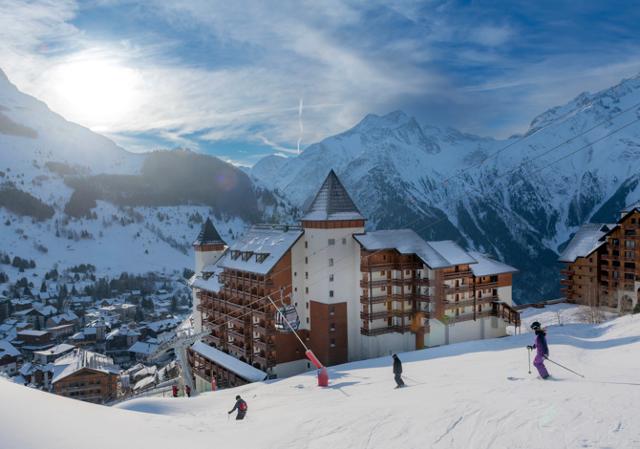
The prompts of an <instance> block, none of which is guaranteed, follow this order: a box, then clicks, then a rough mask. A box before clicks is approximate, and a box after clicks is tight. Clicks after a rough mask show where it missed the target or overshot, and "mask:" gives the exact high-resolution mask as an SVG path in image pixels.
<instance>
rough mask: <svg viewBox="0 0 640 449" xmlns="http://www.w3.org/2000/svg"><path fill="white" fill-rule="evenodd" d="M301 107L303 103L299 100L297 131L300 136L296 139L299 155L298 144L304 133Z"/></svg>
mask: <svg viewBox="0 0 640 449" xmlns="http://www.w3.org/2000/svg"><path fill="white" fill-rule="evenodd" d="M302 106H303V101H302V98H300V103H299V104H298V129H299V130H300V136H299V137H298V154H300V142H302V133H303V132H304V127H303V126H302Z"/></svg>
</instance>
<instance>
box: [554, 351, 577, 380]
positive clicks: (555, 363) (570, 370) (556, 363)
mask: <svg viewBox="0 0 640 449" xmlns="http://www.w3.org/2000/svg"><path fill="white" fill-rule="evenodd" d="M544 358H545V360H548V361H550V362H551V363H553V364H554V365H558V366H559V367H560V368H562V369H566V370H567V371H569V372H570V373H573V374H575V375H576V376H580V377H582V378H583V379H584V376H583V375H582V374H580V373H576V372H575V371H574V370H572V369H569V368H567V367H566V366H563V365H560V364H559V363H558V362H554V361H553V360H551V359H550V358H549V357H547V356H546V355H545V356H544Z"/></svg>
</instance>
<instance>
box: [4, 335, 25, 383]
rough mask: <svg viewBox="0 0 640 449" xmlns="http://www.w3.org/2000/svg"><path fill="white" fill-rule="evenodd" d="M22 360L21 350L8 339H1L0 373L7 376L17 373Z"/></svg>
mask: <svg viewBox="0 0 640 449" xmlns="http://www.w3.org/2000/svg"><path fill="white" fill-rule="evenodd" d="M21 361H22V354H21V353H20V351H19V350H18V349H17V348H16V347H15V346H13V345H12V344H11V343H9V342H8V341H1V340H0V373H3V374H5V375H7V376H14V375H16V374H17V373H18V365H19V364H20V362H21Z"/></svg>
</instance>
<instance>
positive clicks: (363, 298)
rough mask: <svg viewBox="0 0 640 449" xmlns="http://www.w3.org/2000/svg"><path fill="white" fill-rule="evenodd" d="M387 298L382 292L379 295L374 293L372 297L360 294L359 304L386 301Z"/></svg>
mask: <svg viewBox="0 0 640 449" xmlns="http://www.w3.org/2000/svg"><path fill="white" fill-rule="evenodd" d="M388 299H389V297H388V296H387V294H386V293H382V294H380V295H374V296H372V297H369V296H368V295H367V296H365V295H361V296H360V303H361V304H382V303H385V302H387V300H388Z"/></svg>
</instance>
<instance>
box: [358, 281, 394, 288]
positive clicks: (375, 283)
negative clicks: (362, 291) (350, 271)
mask: <svg viewBox="0 0 640 449" xmlns="http://www.w3.org/2000/svg"><path fill="white" fill-rule="evenodd" d="M388 282H389V280H387V279H375V280H366V281H365V280H364V279H363V280H361V281H360V287H362V288H369V287H383V286H386V285H387V283H388Z"/></svg>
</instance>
